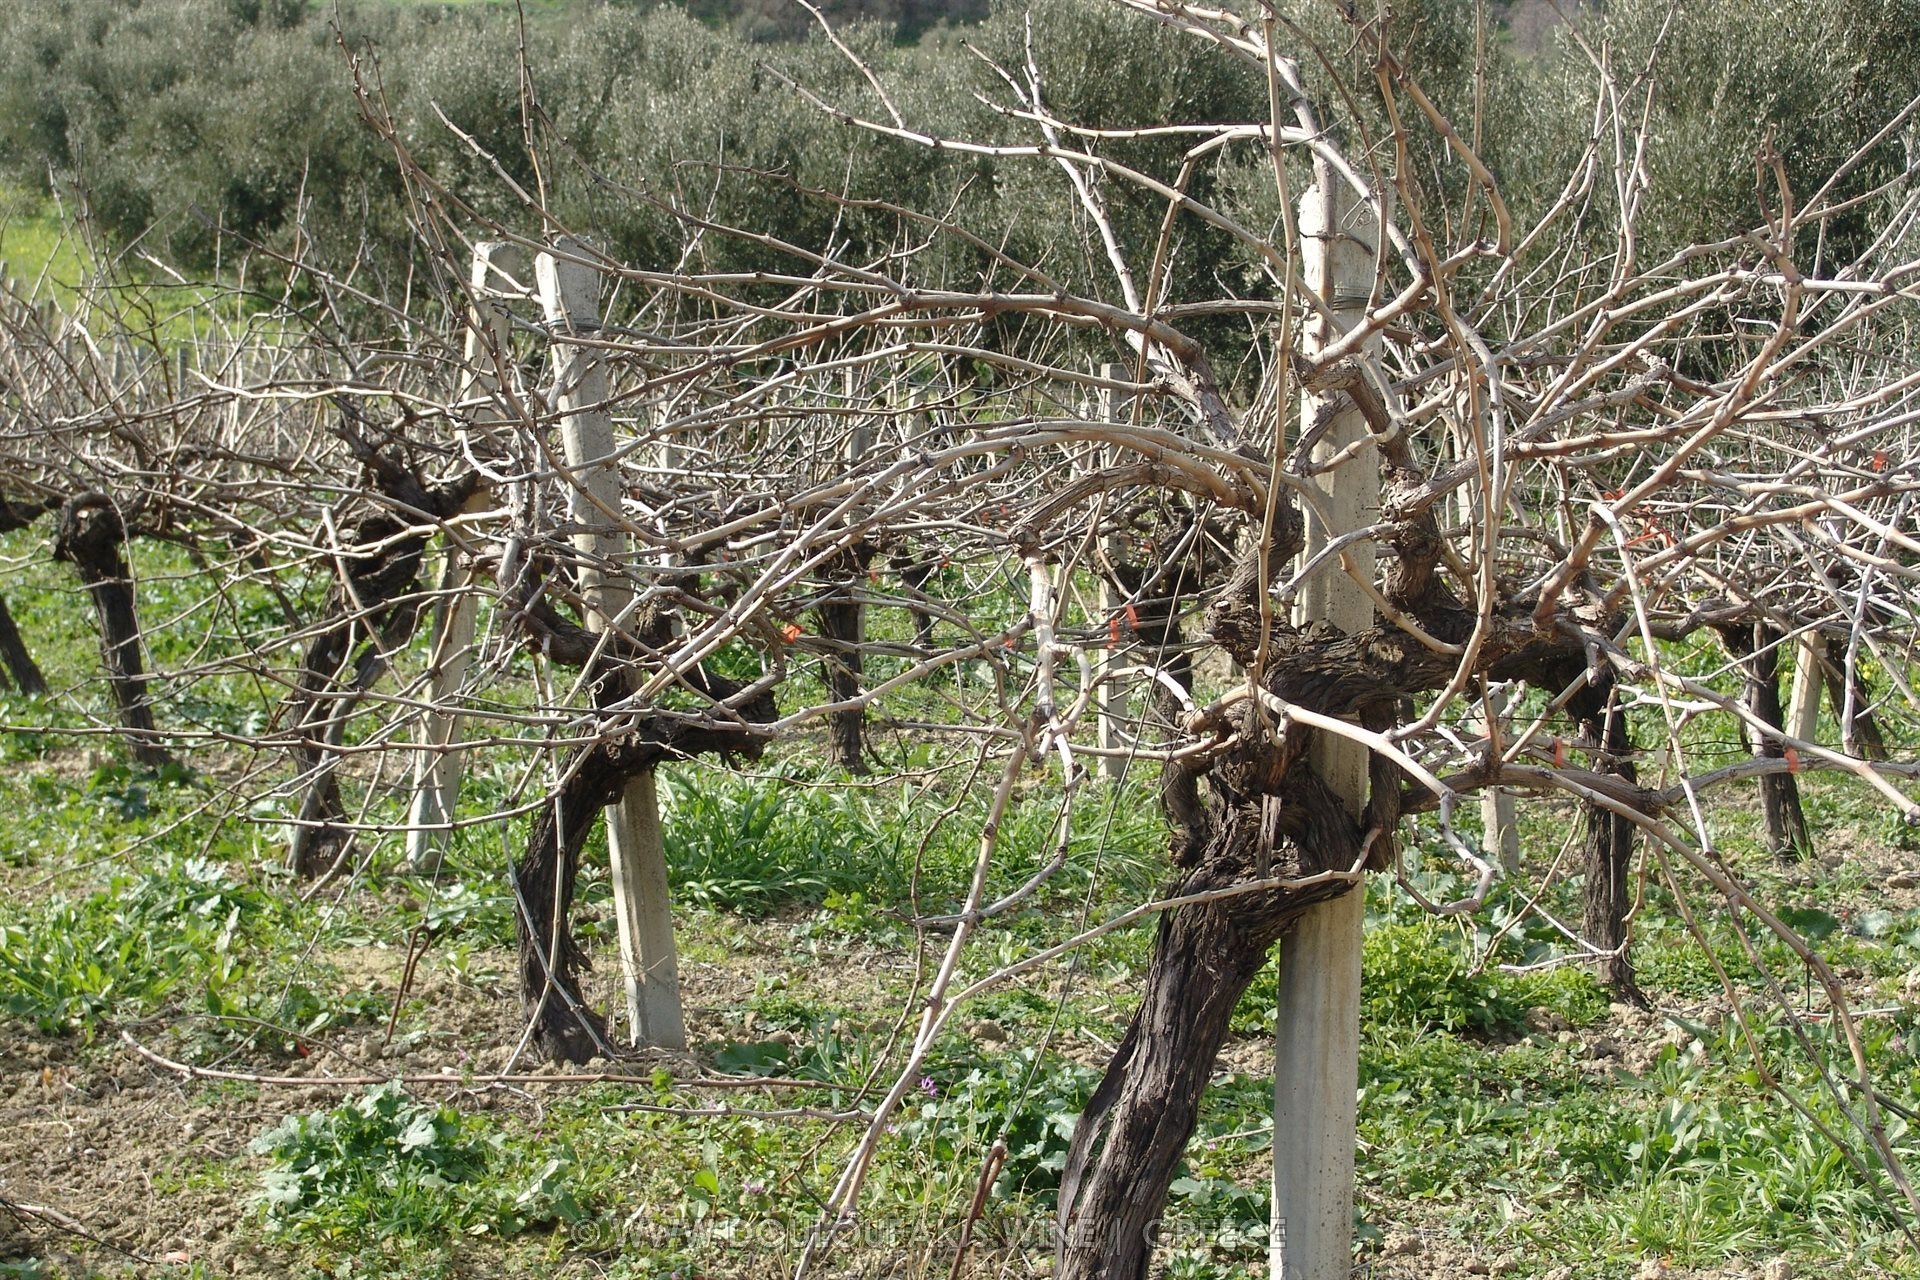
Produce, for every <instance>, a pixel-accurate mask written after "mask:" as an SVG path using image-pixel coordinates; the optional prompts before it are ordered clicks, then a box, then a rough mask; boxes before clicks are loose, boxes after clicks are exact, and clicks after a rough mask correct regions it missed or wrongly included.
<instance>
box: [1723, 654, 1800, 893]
mask: <svg viewBox="0 0 1920 1280" xmlns="http://www.w3.org/2000/svg"><path fill="white" fill-rule="evenodd" d="M1720 635H1721V639H1722V640H1723V641H1724V642H1725V644H1726V646H1727V652H1728V653H1729V654H1731V655H1733V657H1734V658H1736V659H1738V660H1739V661H1740V664H1741V668H1742V669H1743V670H1744V671H1745V673H1746V681H1747V688H1746V701H1747V709H1748V710H1749V711H1751V712H1752V713H1753V715H1754V718H1755V719H1757V720H1759V721H1760V723H1761V724H1763V725H1765V726H1767V728H1769V729H1773V730H1775V731H1776V732H1777V731H1778V730H1779V729H1780V728H1781V727H1782V726H1783V725H1785V723H1786V709H1785V708H1784V707H1783V706H1782V705H1781V702H1780V658H1779V653H1780V650H1779V644H1778V641H1779V639H1780V633H1779V632H1777V631H1774V630H1772V629H1771V628H1769V627H1767V626H1766V625H1765V624H1764V623H1754V624H1752V625H1751V626H1737V627H1725V628H1722V629H1721V632H1720ZM1753 737H1754V744H1753V745H1754V754H1755V755H1758V756H1761V757H1763V758H1766V759H1773V760H1777V759H1779V758H1780V757H1781V756H1783V755H1784V754H1786V749H1785V747H1783V746H1782V745H1781V743H1780V741H1779V739H1778V738H1777V737H1774V736H1771V735H1768V734H1764V733H1757V734H1754V735H1753ZM1760 802H1761V808H1762V810H1763V811H1764V812H1765V814H1766V820H1767V848H1768V850H1769V851H1771V852H1772V854H1773V856H1774V857H1776V858H1779V859H1781V860H1782V861H1783V862H1799V861H1803V860H1804V859H1806V858H1809V857H1811V856H1812V854H1813V833H1812V832H1811V831H1810V830H1809V829H1808V827H1807V817H1806V811H1805V810H1804V809H1803V808H1802V807H1801V804H1800V780H1799V779H1798V778H1796V777H1794V776H1793V774H1791V773H1770V774H1767V775H1766V776H1764V777H1762V778H1761V779H1760Z"/></svg>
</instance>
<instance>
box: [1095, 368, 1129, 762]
mask: <svg viewBox="0 0 1920 1280" xmlns="http://www.w3.org/2000/svg"><path fill="white" fill-rule="evenodd" d="M1131 375H1132V371H1131V370H1130V369H1128V368H1127V366H1125V365H1123V364H1103V365H1101V366H1100V376H1101V377H1102V378H1104V379H1105V380H1106V381H1108V382H1118V381H1120V380H1121V379H1123V378H1129V377H1131ZM1100 416H1101V418H1102V419H1104V420H1105V421H1107V422H1118V421H1119V420H1120V398H1119V397H1118V396H1117V395H1115V394H1114V393H1113V391H1112V390H1111V389H1110V388H1107V387H1102V388H1101V389H1100ZM1101 457H1102V459H1104V460H1107V461H1111V460H1112V457H1113V450H1112V449H1106V448H1103V449H1102V450H1101ZM1121 550H1122V546H1121V541H1120V539H1119V538H1118V537H1111V538H1108V539H1107V544H1106V552H1107V555H1108V556H1109V557H1110V558H1111V557H1117V556H1118V555H1119V554H1120V553H1121ZM1125 607H1126V593H1125V592H1123V591H1121V590H1120V588H1119V586H1118V585H1116V584H1115V583H1114V582H1113V580H1112V579H1111V578H1109V577H1108V576H1107V575H1106V574H1101V575H1100V622H1099V624H1098V625H1099V626H1100V627H1103V628H1105V629H1106V632H1107V635H1108V636H1110V637H1113V639H1112V642H1111V645H1112V647H1110V648H1108V649H1107V650H1106V651H1105V653H1106V658H1105V661H1104V662H1103V664H1102V665H1103V666H1105V667H1106V669H1107V670H1109V671H1112V670H1115V669H1117V668H1118V667H1120V666H1121V665H1122V663H1123V662H1124V660H1125V658H1124V654H1125V651H1126V649H1127V647H1128V641H1127V633H1126V628H1125V627H1123V626H1121V625H1120V613H1121V610H1123V609H1124V608H1125ZM1095 705H1096V706H1097V708H1098V710H1099V716H1098V718H1097V723H1098V726H1099V727H1098V731H1097V732H1098V736H1097V738H1096V741H1097V743H1098V744H1099V747H1100V750H1101V751H1102V752H1109V751H1111V752H1118V751H1119V750H1120V748H1121V747H1122V746H1124V745H1125V740H1124V737H1123V735H1122V733H1121V731H1120V724H1121V720H1122V718H1123V717H1125V715H1126V713H1127V690H1126V686H1124V685H1123V684H1121V683H1120V682H1119V681H1118V680H1106V681H1102V682H1101V685H1100V690H1099V697H1098V698H1097V699H1096V701H1095ZM1126 771H1127V759H1126V757H1125V756H1122V755H1117V754H1116V755H1104V754H1103V755H1102V756H1101V757H1100V776H1101V777H1104V778H1118V777H1120V776H1121V775H1122V774H1124V773H1125V772H1126Z"/></svg>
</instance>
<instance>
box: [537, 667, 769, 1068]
mask: <svg viewBox="0 0 1920 1280" xmlns="http://www.w3.org/2000/svg"><path fill="white" fill-rule="evenodd" d="M701 683H702V684H703V685H704V686H705V689H706V691H707V692H708V693H709V694H710V695H711V696H712V697H714V698H716V699H721V698H726V697H729V696H731V695H732V694H734V693H737V692H739V690H738V688H737V687H736V686H733V685H732V684H731V683H730V682H728V681H725V680H721V679H719V678H717V677H707V678H704V679H703V680H702V681H701ZM740 714H741V723H739V724H737V725H726V724H716V725H713V726H705V727H702V726H691V725H689V724H688V723H687V722H686V721H684V720H681V719H677V718H676V719H674V720H670V721H660V722H657V723H648V724H645V725H643V726H642V727H641V728H639V729H637V730H636V731H635V732H634V733H632V734H631V735H629V736H628V737H626V738H623V739H621V740H619V741H616V742H607V743H599V744H596V745H594V746H592V747H584V748H581V749H579V750H577V751H575V752H574V753H573V754H572V755H571V756H570V757H569V758H568V760H567V764H566V770H565V774H564V781H563V782H562V783H561V786H560V789H559V791H558V792H557V793H556V794H555V795H554V796H553V799H552V803H550V804H548V805H546V806H544V807H543V808H542V809H541V810H540V815H539V817H538V818H536V819H535V820H534V824H533V828H532V830H531V831H530V832H529V833H528V836H527V845H526V850H525V852H524V853H523V854H522V855H521V857H520V860H519V861H518V862H517V863H516V864H514V867H513V871H512V876H513V888H514V897H515V902H516V907H517V909H516V911H515V913H514V933H515V937H516V938H517V940H518V944H519V952H520V994H521V1002H522V1005H523V1007H524V1008H525V1010H526V1013H527V1017H528V1019H529V1021H530V1022H531V1023H532V1026H533V1037H534V1042H535V1043H536V1044H537V1045H538V1046H539V1048H540V1050H541V1052H543V1053H545V1054H546V1055H547V1056H548V1057H550V1058H552V1059H553V1060H554V1061H556V1062H587V1061H589V1060H591V1059H592V1058H593V1057H594V1056H595V1055H597V1054H603V1053H606V1052H607V1051H608V1041H607V1034H606V1019H605V1018H604V1017H602V1016H601V1015H600V1014H599V1013H597V1012H595V1011H594V1010H593V1009H592V1008H590V1007H589V1006H588V1004H587V1002H586V1000H585V999H584V998H583V996H582V995H581V992H580V974H581V973H582V972H584V971H585V970H586V969H587V968H588V963H587V958H586V955H585V953H584V952H582V951H581V950H580V947H579V944H578V943H577V942H576V941H575V939H574V936H573V930H572V928H571V926H570V925H569V924H568V921H567V908H568V906H569V904H570V903H571V902H572V900H573V886H574V880H575V878H576V877H577V875H578V872H579V866H580V850H581V848H582V847H583V846H584V845H585V844H586V841H587V836H588V834H589V833H591V832H592V830H593V824H594V823H595V822H597V821H599V818H600V811H601V810H602V809H604V808H606V807H607V806H608V805H610V804H612V803H613V802H614V801H616V800H617V799H619V797H620V795H621V793H622V792H623V791H624V790H625V788H626V784H627V782H628V780H629V779H631V778H633V777H635V776H637V775H639V774H640V773H642V772H644V771H645V770H648V769H653V768H657V767H658V766H659V765H660V764H661V763H662V762H664V761H669V760H684V759H688V758H690V757H692V756H695V755H700V754H704V753H718V754H722V755H736V756H744V757H747V758H749V759H753V758H758V756H759V755H760V753H761V752H762V751H763V750H764V749H765V747H766V739H765V737H764V736H762V735H761V734H760V733H758V732H757V731H756V730H755V729H754V728H753V726H754V725H756V724H764V723H766V722H767V721H770V720H772V719H773V717H774V706H773V699H772V697H771V695H763V696H762V697H760V698H759V699H757V700H756V701H754V702H753V703H750V704H749V705H748V706H746V707H745V708H743V709H742V711H741V713H740Z"/></svg>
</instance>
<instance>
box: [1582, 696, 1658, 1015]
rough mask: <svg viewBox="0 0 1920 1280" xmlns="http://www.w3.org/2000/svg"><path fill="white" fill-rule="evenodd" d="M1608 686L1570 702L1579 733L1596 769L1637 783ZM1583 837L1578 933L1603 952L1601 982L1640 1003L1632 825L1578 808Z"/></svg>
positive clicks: (1622, 714)
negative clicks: (1632, 921) (1632, 929)
mask: <svg viewBox="0 0 1920 1280" xmlns="http://www.w3.org/2000/svg"><path fill="white" fill-rule="evenodd" d="M1614 692H1615V691H1614V688H1613V685H1612V683H1611V682H1610V681H1609V682H1605V683H1603V684H1600V685H1590V686H1588V687H1587V688H1586V689H1583V690H1582V691H1581V693H1580V695H1579V696H1577V697H1576V698H1574V699H1573V701H1572V703H1571V704H1570V707H1571V710H1572V711H1573V712H1574V714H1575V715H1576V716H1577V717H1578V718H1579V720H1580V726H1581V731H1582V733H1583V734H1585V736H1586V737H1587V739H1588V740H1589V741H1590V742H1592V743H1593V744H1594V745H1595V746H1596V747H1598V749H1599V751H1598V754H1597V755H1596V756H1595V762H1594V763H1595V770H1596V771H1597V772H1599V773H1602V774H1612V775H1615V776H1617V777H1620V778H1624V779H1626V780H1627V781H1628V782H1635V781H1637V780H1638V774H1637V770H1636V769H1635V768H1634V764H1633V761H1631V760H1629V759H1628V758H1627V755H1628V753H1629V752H1631V751H1632V749H1633V742H1632V739H1631V737H1630V736H1629V733H1628V727H1627V712H1626V708H1625V707H1622V706H1621V705H1620V702H1619V699H1618V698H1617V697H1615V696H1614ZM1581 808H1582V810H1583V812H1584V820H1583V823H1582V826H1583V830H1584V835H1583V838H1582V843H1581V856H1580V865H1581V870H1582V873H1583V875H1584V890H1583V895H1582V910H1581V923H1580V930H1581V933H1582V935H1583V936H1584V937H1585V938H1586V940H1587V941H1588V942H1590V943H1592V944H1593V945H1594V946H1596V947H1599V948H1600V949H1602V950H1603V951H1605V952H1607V953H1608V954H1606V955H1605V956H1602V957H1601V959H1600V962H1599V965H1598V973H1599V978H1600V981H1601V982H1603V983H1605V984H1606V985H1607V986H1608V987H1609V988H1611V989H1612V991H1613V993H1614V994H1615V995H1616V996H1618V997H1619V998H1620V999H1622V1000H1625V1001H1628V1002H1629V1003H1633V1004H1644V1003H1645V1001H1646V997H1645V996H1643V995H1642V994H1641V992H1640V986H1639V983H1638V982H1637V981H1636V980H1635V977H1634V971H1633V955H1632V952H1631V950H1630V948H1629V941H1630V940H1629V939H1628V937H1627V911H1628V909H1629V908H1630V907H1631V906H1632V880H1633V849H1634V824H1633V822H1632V821H1631V820H1630V819H1628V818H1626V817H1623V816H1622V815H1620V814H1617V813H1615V812H1613V811H1612V810H1611V809H1607V808H1604V807H1603V806H1600V805H1597V804H1591V803H1589V804H1585V805H1582V806H1581Z"/></svg>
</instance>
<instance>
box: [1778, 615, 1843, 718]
mask: <svg viewBox="0 0 1920 1280" xmlns="http://www.w3.org/2000/svg"><path fill="white" fill-rule="evenodd" d="M1793 653H1794V663H1793V693H1792V695H1791V696H1790V697H1789V699H1788V701H1787V725H1786V728H1787V732H1788V733H1789V734H1790V735H1792V736H1793V737H1796V738H1799V739H1800V740H1801V741H1803V742H1818V741H1819V740H1820V737H1819V735H1820V694H1821V692H1822V691H1823V690H1824V689H1825V688H1826V687H1827V675H1826V669H1825V668H1826V663H1827V638H1826V637H1825V636H1823V635H1821V634H1820V633H1819V632H1818V631H1803V632H1801V633H1800V638H1799V639H1797V640H1795V641H1794V642H1793ZM1833 715H1834V719H1836V720H1838V719H1839V718H1840V715H1841V709H1840V708H1839V707H1835V708H1834V709H1833Z"/></svg>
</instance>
